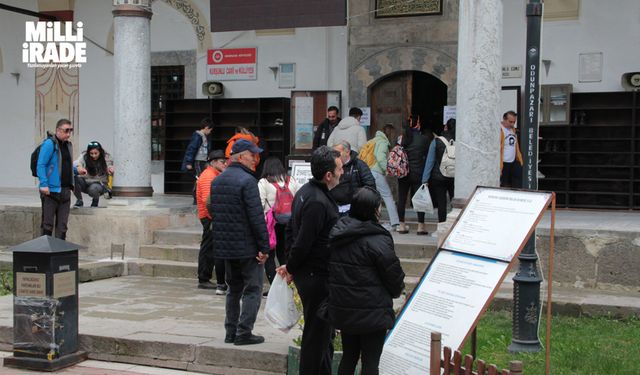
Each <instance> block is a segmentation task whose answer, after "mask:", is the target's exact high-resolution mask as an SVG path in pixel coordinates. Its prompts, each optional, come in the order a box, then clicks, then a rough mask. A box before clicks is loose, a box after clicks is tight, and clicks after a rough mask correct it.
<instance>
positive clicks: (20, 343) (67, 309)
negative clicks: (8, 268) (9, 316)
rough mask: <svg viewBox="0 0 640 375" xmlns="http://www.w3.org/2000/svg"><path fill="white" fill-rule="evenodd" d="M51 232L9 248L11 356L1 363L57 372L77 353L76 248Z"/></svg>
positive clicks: (83, 356)
mask: <svg viewBox="0 0 640 375" xmlns="http://www.w3.org/2000/svg"><path fill="white" fill-rule="evenodd" d="M80 248H84V246H80V245H76V244H74V243H71V242H67V241H63V240H60V239H57V238H53V237H50V236H42V237H38V238H36V239H34V240H31V241H27V242H25V243H22V244H20V245H17V246H14V247H12V248H11V249H10V250H11V251H13V285H14V288H13V356H12V357H7V358H5V359H4V365H5V366H11V367H18V368H26V369H32V370H43V371H56V370H58V369H60V368H63V367H67V366H71V365H73V364H76V363H78V362H81V361H83V360H85V359H86V353H85V352H79V351H78V249H80Z"/></svg>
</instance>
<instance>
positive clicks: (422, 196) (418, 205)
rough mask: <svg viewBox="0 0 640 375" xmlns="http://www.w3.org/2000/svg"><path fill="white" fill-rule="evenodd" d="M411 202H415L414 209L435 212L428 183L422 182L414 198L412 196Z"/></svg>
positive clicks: (429, 212)
mask: <svg viewBox="0 0 640 375" xmlns="http://www.w3.org/2000/svg"><path fill="white" fill-rule="evenodd" d="M411 204H413V209H414V210H416V211H418V212H424V213H428V214H431V213H433V202H432V201H431V194H429V188H428V187H427V184H422V185H421V186H420V187H419V188H418V190H417V191H416V193H415V194H414V195H413V198H411Z"/></svg>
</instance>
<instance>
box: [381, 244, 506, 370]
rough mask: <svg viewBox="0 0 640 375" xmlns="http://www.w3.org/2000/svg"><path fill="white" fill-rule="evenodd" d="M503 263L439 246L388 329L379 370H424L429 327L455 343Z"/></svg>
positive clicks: (446, 342)
mask: <svg viewBox="0 0 640 375" xmlns="http://www.w3.org/2000/svg"><path fill="white" fill-rule="evenodd" d="M508 266H509V264H508V263H505V262H501V261H497V260H494V259H486V258H481V257H477V256H474V255H467V254H460V253H455V252H451V251H446V250H443V251H440V252H438V254H437V255H436V257H435V259H434V260H433V262H432V263H431V264H430V266H429V269H428V270H427V273H426V274H425V276H424V277H423V278H422V280H421V281H420V284H418V286H417V287H416V289H415V290H414V292H413V294H412V295H411V298H410V299H409V301H408V302H407V304H406V305H405V307H404V309H403V310H402V313H401V315H400V316H399V317H398V323H397V324H396V325H395V327H394V328H393V329H392V330H391V332H389V335H388V336H387V340H386V341H385V345H384V350H383V352H382V357H381V358H380V374H394V375H413V374H415V375H418V374H420V375H424V374H428V373H429V358H430V357H429V354H430V339H431V331H437V332H440V333H442V345H443V346H444V345H446V346H449V347H452V348H457V347H459V346H460V345H461V344H462V342H463V341H464V339H465V337H466V335H467V333H468V332H469V331H470V330H471V328H472V327H473V324H474V323H475V321H476V318H477V317H478V316H479V315H480V313H481V312H482V310H483V307H484V306H485V304H487V303H488V301H489V298H490V296H491V294H492V293H493V291H494V289H495V287H496V285H497V284H498V283H499V282H500V280H501V279H502V277H503V276H504V275H505V273H506V270H507V267H508Z"/></svg>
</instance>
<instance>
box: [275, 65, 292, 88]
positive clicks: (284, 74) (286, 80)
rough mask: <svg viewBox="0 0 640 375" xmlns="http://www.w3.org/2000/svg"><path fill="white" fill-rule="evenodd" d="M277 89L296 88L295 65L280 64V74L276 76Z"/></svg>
mask: <svg viewBox="0 0 640 375" xmlns="http://www.w3.org/2000/svg"><path fill="white" fill-rule="evenodd" d="M278 87H279V88H281V89H289V88H294V87H296V64H294V63H287V64H280V74H279V75H278Z"/></svg>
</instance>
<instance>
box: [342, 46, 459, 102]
mask: <svg viewBox="0 0 640 375" xmlns="http://www.w3.org/2000/svg"><path fill="white" fill-rule="evenodd" d="M410 70H414V71H420V72H424V73H427V74H430V75H432V76H434V77H436V78H438V79H439V80H441V81H442V82H443V83H444V84H446V85H447V87H448V92H447V96H448V100H449V102H450V103H453V102H455V97H456V74H457V63H456V60H455V58H454V57H451V56H449V55H447V54H446V53H444V52H442V51H438V50H436V49H433V48H429V47H392V48H388V49H384V50H382V51H378V52H376V53H375V54H372V55H370V56H368V57H366V58H364V59H363V60H362V61H361V62H360V63H358V64H357V65H356V66H355V67H354V68H353V69H352V72H351V75H350V78H349V80H350V85H349V87H350V90H349V91H350V92H349V101H350V103H351V104H350V105H351V106H358V107H360V106H367V105H368V94H369V90H370V89H371V87H372V86H373V85H374V84H375V83H376V82H377V81H379V80H380V79H382V78H384V77H386V76H388V75H389V74H393V73H396V72H401V71H410Z"/></svg>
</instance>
